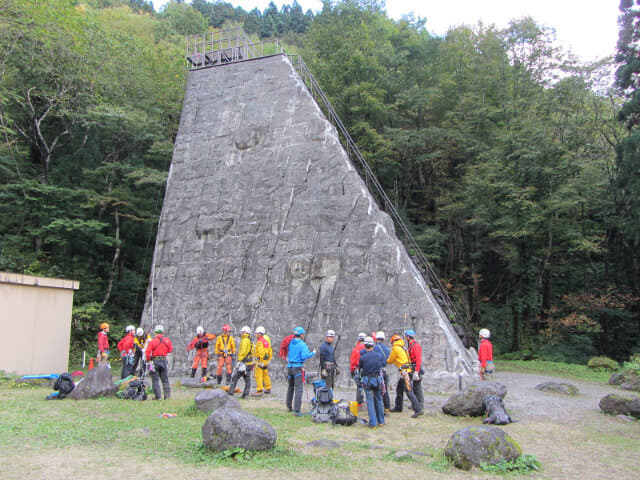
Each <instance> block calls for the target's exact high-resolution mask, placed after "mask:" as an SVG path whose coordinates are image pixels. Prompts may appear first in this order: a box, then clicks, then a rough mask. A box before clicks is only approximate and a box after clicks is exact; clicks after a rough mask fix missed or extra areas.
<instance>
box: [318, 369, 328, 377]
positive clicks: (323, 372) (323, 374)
mask: <svg viewBox="0 0 640 480" xmlns="http://www.w3.org/2000/svg"><path fill="white" fill-rule="evenodd" d="M320 375H322V376H323V377H328V376H329V372H327V370H326V369H325V368H323V369H322V371H321V372H320Z"/></svg>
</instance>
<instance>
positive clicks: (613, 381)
mask: <svg viewBox="0 0 640 480" xmlns="http://www.w3.org/2000/svg"><path fill="white" fill-rule="evenodd" d="M624 382H625V378H624V374H622V373H612V374H611V376H610V377H609V382H608V383H609V385H622V384H623V383H624Z"/></svg>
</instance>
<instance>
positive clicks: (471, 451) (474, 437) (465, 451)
mask: <svg viewBox="0 0 640 480" xmlns="http://www.w3.org/2000/svg"><path fill="white" fill-rule="evenodd" d="M444 454H445V455H446V456H447V458H449V459H450V460H451V461H452V462H453V464H454V465H455V466H456V467H458V468H461V469H463V470H469V469H470V468H471V467H479V466H480V465H482V464H485V465H495V464H497V463H500V462H504V461H507V462H509V461H513V460H515V459H517V458H518V457H520V455H522V449H521V448H520V445H518V444H517V443H516V441H515V440H513V439H512V438H511V437H510V436H509V435H507V434H506V433H505V432H504V431H503V430H502V429H500V428H498V427H492V426H488V425H479V426H475V427H467V428H463V429H462V430H458V431H457V432H455V433H454V434H453V435H452V436H451V438H450V439H449V441H448V442H447V446H446V448H445V450H444Z"/></svg>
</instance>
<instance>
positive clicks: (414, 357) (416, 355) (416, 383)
mask: <svg viewBox="0 0 640 480" xmlns="http://www.w3.org/2000/svg"><path fill="white" fill-rule="evenodd" d="M404 336H405V338H406V339H407V345H408V347H407V353H408V354H409V362H411V370H412V371H413V373H412V374H411V380H412V383H411V390H412V391H413V393H414V395H415V396H416V399H417V400H418V403H419V404H420V406H421V407H422V406H424V391H423V390H422V375H424V369H423V368H422V347H421V346H420V344H419V343H418V342H416V332H415V330H413V329H411V328H410V329H408V330H405V332H404Z"/></svg>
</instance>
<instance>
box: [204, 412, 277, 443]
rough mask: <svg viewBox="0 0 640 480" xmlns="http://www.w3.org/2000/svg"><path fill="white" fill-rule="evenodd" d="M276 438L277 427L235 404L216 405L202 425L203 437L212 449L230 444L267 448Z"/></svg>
mask: <svg viewBox="0 0 640 480" xmlns="http://www.w3.org/2000/svg"><path fill="white" fill-rule="evenodd" d="M276 438H277V436H276V430H275V429H274V428H273V427H272V426H271V425H269V424H268V423H267V422H265V421H264V420H262V419H261V418H258V417H255V416H253V415H251V414H250V413H247V412H244V411H242V410H237V409H234V408H219V409H218V410H216V411H215V412H213V413H212V414H211V415H209V417H208V418H207V420H206V421H205V422H204V425H203V426H202V441H203V443H204V444H205V445H206V446H207V447H209V448H210V449H211V450H213V451H214V452H222V451H224V450H228V449H230V448H243V449H245V450H269V449H271V448H273V447H274V446H275V444H276Z"/></svg>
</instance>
